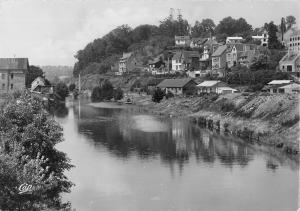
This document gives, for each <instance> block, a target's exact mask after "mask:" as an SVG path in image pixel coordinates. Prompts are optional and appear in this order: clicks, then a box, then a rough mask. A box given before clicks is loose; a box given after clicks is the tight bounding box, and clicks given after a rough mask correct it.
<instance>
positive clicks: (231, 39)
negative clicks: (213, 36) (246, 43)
mask: <svg viewBox="0 0 300 211" xmlns="http://www.w3.org/2000/svg"><path fill="white" fill-rule="evenodd" d="M243 40H244V39H243V38H242V37H227V38H226V44H229V43H240V42H241V41H243Z"/></svg>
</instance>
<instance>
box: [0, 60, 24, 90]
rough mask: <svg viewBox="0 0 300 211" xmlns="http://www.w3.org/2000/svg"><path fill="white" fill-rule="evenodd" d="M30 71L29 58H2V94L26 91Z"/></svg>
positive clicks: (0, 63)
mask: <svg viewBox="0 0 300 211" xmlns="http://www.w3.org/2000/svg"><path fill="white" fill-rule="evenodd" d="M28 69H29V62H28V59H27V58H0V94H7V93H12V92H14V91H15V90H24V89H25V88H26V87H25V75H26V73H27V71H28Z"/></svg>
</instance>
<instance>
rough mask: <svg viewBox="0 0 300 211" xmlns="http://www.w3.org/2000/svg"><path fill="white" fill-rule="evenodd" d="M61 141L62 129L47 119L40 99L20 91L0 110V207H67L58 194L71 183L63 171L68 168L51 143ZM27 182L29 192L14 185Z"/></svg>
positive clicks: (62, 156) (66, 161) (68, 164)
mask: <svg viewBox="0 0 300 211" xmlns="http://www.w3.org/2000/svg"><path fill="white" fill-rule="evenodd" d="M61 141H63V137H62V128H61V127H60V126H59V125H58V123H56V122H55V121H54V120H53V119H49V118H48V114H47V112H46V111H45V110H44V109H43V105H42V102H41V101H40V100H39V99H37V98H31V96H30V95H29V94H23V95H22V96H21V97H20V98H17V99H11V100H10V101H9V102H6V103H5V105H4V106H3V108H2V109H1V110H0V143H2V145H3V149H2V152H0V209H2V210H45V209H50V208H51V209H62V208H65V207H66V206H68V204H63V203H62V202H61V197H60V193H62V192H69V191H70V188H71V186H72V183H71V182H70V181H69V180H68V179H67V177H66V176H65V175H64V171H65V170H68V169H70V168H71V167H72V165H71V164H70V160H69V159H68V158H67V156H66V154H65V153H63V152H61V151H59V150H57V149H56V148H55V145H56V144H57V143H59V142H61ZM24 183H27V184H30V185H32V186H33V190H32V192H31V193H30V194H19V191H18V189H17V187H19V186H20V185H21V184H24Z"/></svg>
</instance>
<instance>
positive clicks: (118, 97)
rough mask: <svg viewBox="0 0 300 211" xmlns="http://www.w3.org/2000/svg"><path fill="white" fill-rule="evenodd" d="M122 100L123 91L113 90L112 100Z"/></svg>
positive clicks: (119, 89)
mask: <svg viewBox="0 0 300 211" xmlns="http://www.w3.org/2000/svg"><path fill="white" fill-rule="evenodd" d="M122 98H123V90H122V89H121V88H120V87H118V88H117V89H115V90H114V100H116V101H117V100H121V99H122Z"/></svg>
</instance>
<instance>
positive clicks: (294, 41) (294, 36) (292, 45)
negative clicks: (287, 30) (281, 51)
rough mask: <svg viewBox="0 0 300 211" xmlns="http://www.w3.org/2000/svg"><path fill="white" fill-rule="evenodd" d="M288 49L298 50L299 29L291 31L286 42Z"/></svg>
mask: <svg viewBox="0 0 300 211" xmlns="http://www.w3.org/2000/svg"><path fill="white" fill-rule="evenodd" d="M288 49H289V51H290V52H297V53H298V52H300V30H295V31H294V32H293V33H291V35H290V38H289V42H288Z"/></svg>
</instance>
